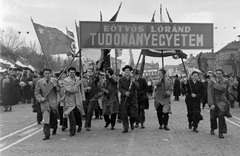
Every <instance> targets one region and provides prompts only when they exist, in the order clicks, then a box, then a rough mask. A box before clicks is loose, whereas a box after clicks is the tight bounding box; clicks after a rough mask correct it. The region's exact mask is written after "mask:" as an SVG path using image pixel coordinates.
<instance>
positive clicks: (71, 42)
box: [66, 27, 76, 56]
mask: <svg viewBox="0 0 240 156" xmlns="http://www.w3.org/2000/svg"><path fill="white" fill-rule="evenodd" d="M66 33H67V36H68V40H69V42H70V45H71V51H69V52H68V54H69V55H72V56H74V54H75V51H76V46H75V39H74V34H73V32H72V31H69V30H68V28H67V27H66Z"/></svg>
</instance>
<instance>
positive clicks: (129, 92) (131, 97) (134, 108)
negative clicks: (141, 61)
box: [119, 65, 139, 133]
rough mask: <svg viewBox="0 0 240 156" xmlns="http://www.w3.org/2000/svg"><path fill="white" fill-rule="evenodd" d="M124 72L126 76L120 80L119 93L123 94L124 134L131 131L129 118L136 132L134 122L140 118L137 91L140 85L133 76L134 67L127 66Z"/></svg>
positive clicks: (121, 108)
mask: <svg viewBox="0 0 240 156" xmlns="http://www.w3.org/2000/svg"><path fill="white" fill-rule="evenodd" d="M122 71H123V72H124V76H123V77H122V78H120V80H119V91H120V93H121V105H120V115H121V119H122V123H123V129H124V130H123V131H122V133H127V132H128V129H129V122H128V117H130V125H131V129H132V130H134V125H133V124H134V122H135V120H136V118H137V117H138V103H137V89H138V88H139V85H138V83H137V82H135V78H134V77H132V76H131V71H132V67H131V66H129V65H126V66H125V67H124V68H123V69H122Z"/></svg>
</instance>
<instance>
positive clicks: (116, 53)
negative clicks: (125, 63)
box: [115, 49, 118, 75]
mask: <svg viewBox="0 0 240 156" xmlns="http://www.w3.org/2000/svg"><path fill="white" fill-rule="evenodd" d="M115 68H116V75H117V69H118V67H117V49H115Z"/></svg>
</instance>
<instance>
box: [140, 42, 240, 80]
mask: <svg viewBox="0 0 240 156" xmlns="http://www.w3.org/2000/svg"><path fill="white" fill-rule="evenodd" d="M199 56H200V54H198V55H197V56H195V57H194V56H193V55H192V54H190V55H189V56H188V59H187V60H186V61H185V65H186V68H187V70H188V73H191V72H192V71H199V64H198V60H199V59H200V60H201V58H205V59H206V64H207V66H206V71H205V73H203V74H207V73H208V72H209V71H213V70H215V69H223V71H224V72H225V73H226V74H228V75H235V76H240V40H239V41H232V42H230V43H228V44H227V45H226V46H224V47H223V48H222V49H220V50H219V51H217V52H214V53H212V52H206V53H202V54H201V56H200V57H201V58H199ZM158 69H159V64H158V63H155V64H154V63H150V64H148V65H146V66H145V68H144V75H143V76H146V77H149V76H151V77H154V76H155V75H157V70H158ZM165 69H167V71H168V75H170V76H174V75H176V74H178V75H182V76H185V72H184V68H183V65H182V64H179V65H166V66H165Z"/></svg>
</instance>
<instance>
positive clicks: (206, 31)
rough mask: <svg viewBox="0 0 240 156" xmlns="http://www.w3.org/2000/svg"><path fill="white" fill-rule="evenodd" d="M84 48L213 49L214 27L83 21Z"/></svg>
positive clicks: (81, 44) (81, 28)
mask: <svg viewBox="0 0 240 156" xmlns="http://www.w3.org/2000/svg"><path fill="white" fill-rule="evenodd" d="M79 25H80V32H79V33H80V34H79V36H80V48H99V49H116V48H118V49H124V48H125V49H212V48H213V24H212V23H139V22H93V21H80V22H79Z"/></svg>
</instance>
